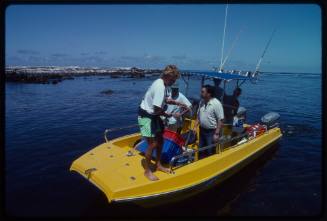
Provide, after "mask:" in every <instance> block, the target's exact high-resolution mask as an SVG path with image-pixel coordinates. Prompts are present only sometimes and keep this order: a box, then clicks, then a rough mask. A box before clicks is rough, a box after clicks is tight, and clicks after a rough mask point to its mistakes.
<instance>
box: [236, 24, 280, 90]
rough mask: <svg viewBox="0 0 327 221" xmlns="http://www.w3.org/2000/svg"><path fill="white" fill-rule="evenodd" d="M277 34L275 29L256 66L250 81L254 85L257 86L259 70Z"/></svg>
mask: <svg viewBox="0 0 327 221" xmlns="http://www.w3.org/2000/svg"><path fill="white" fill-rule="evenodd" d="M275 32H276V28H274V30H273V32H272V33H271V35H270V38H269V40H268V42H267V44H266V46H265V49H264V50H263V52H262V55H261V57H260V58H259V61H258V63H257V65H256V67H255V71H254V72H253V74H252V76H250V81H251V83H253V84H255V83H256V82H257V80H258V75H259V68H260V65H261V62H262V59H263V57H264V56H265V54H266V52H267V50H268V47H269V45H270V42H271V40H272V39H273V36H274V34H275ZM253 79H254V80H253ZM243 83H244V82H242V83H241V84H243Z"/></svg>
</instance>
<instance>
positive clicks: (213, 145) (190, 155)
mask: <svg viewBox="0 0 327 221" xmlns="http://www.w3.org/2000/svg"><path fill="white" fill-rule="evenodd" d="M245 136H247V133H246V132H245V133H242V134H240V135H238V136H236V137H233V138H231V139H220V140H219V141H218V142H217V143H214V144H210V145H208V146H205V147H201V148H199V149H192V150H193V151H185V152H183V153H182V154H180V155H177V156H174V157H173V158H172V159H171V160H170V162H169V168H170V170H171V171H173V168H174V163H175V162H176V161H177V160H178V159H180V158H183V157H187V159H188V163H190V159H191V157H192V155H193V154H195V153H197V152H198V153H200V152H203V151H205V150H208V149H211V148H213V147H217V145H218V154H219V153H221V152H222V149H221V145H222V144H226V143H228V142H232V141H234V140H236V139H240V138H243V137H245ZM236 146H238V145H234V146H233V147H236ZM183 165H185V164H183ZM183 165H180V166H179V167H181V166H183Z"/></svg>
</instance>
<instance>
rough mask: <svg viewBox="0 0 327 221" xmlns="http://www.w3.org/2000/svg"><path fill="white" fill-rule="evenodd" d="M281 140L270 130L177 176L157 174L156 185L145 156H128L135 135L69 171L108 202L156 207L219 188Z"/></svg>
mask: <svg viewBox="0 0 327 221" xmlns="http://www.w3.org/2000/svg"><path fill="white" fill-rule="evenodd" d="M281 137H282V134H281V131H280V129H279V128H273V129H270V130H268V131H267V132H266V133H264V134H262V135H260V136H259V137H256V138H254V139H252V140H250V141H248V142H246V143H244V144H240V145H235V146H233V147H230V148H228V149H227V150H224V151H223V152H221V153H217V154H214V155H212V156H209V157H206V158H204V159H201V160H198V161H196V162H193V163H190V164H187V165H185V166H182V167H180V168H177V169H176V170H174V172H175V173H174V174H165V173H162V172H158V171H157V172H155V175H156V176H158V178H159V181H155V182H153V181H149V180H147V179H146V178H145V177H144V175H143V172H144V169H143V167H142V166H141V161H142V159H143V156H141V155H140V154H139V153H138V152H137V151H136V154H134V155H133V156H130V157H128V156H127V155H126V153H127V151H128V150H131V147H132V146H133V143H134V142H135V141H136V140H137V139H139V134H132V135H128V136H125V137H121V138H117V139H115V140H112V141H110V142H109V143H104V144H101V145H100V146H98V147H96V148H94V149H92V150H91V151H89V152H88V153H86V154H84V155H83V156H81V157H80V158H79V159H77V160H75V161H74V162H73V164H72V166H71V168H70V170H72V171H76V172H78V173H80V174H81V175H82V176H84V177H85V178H87V179H88V180H89V181H90V182H91V183H93V184H94V185H95V186H97V187H98V188H99V189H100V190H102V191H103V192H104V193H105V195H106V196H107V198H108V201H109V202H118V203H121V202H131V201H132V202H135V203H137V204H141V205H147V204H148V205H156V204H157V203H156V202H159V203H164V202H169V201H176V200H177V201H178V200H182V199H185V198H188V197H191V196H193V195H195V194H198V193H199V192H202V191H204V190H206V189H208V188H210V187H212V186H215V185H218V184H219V183H221V182H223V181H225V180H226V179H227V178H229V177H230V176H232V175H234V174H235V173H237V172H238V171H240V170H241V169H242V168H244V167H245V166H246V165H248V164H250V163H251V162H252V161H254V160H255V159H257V158H258V157H260V156H261V155H262V154H263V153H264V152H265V151H266V150H268V149H270V148H271V147H272V146H273V145H274V144H276V142H278V140H279V139H280V138H281ZM134 153H135V150H134ZM108 156H109V157H108ZM92 169H94V170H93V172H92ZM87 171H88V172H87ZM90 171H91V172H90Z"/></svg>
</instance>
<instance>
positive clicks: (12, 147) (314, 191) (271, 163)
mask: <svg viewBox="0 0 327 221" xmlns="http://www.w3.org/2000/svg"><path fill="white" fill-rule="evenodd" d="M320 78H321V76H320V75H304V74H299V76H297V77H294V75H292V74H264V75H262V76H261V78H260V81H259V82H258V84H256V85H253V84H244V85H243V94H242V97H241V100H240V102H241V105H242V106H244V107H246V108H247V109H248V118H249V121H250V122H251V123H254V122H258V120H259V119H260V118H261V116H263V115H264V114H265V113H267V112H269V111H276V112H278V113H279V114H280V115H281V128H282V131H283V133H284V136H283V138H282V140H281V141H280V142H279V145H278V146H276V147H275V148H273V149H272V150H271V151H270V152H269V153H266V154H265V156H263V157H260V158H259V159H258V160H257V161H255V162H254V163H253V164H251V165H250V166H248V167H246V168H245V169H244V170H242V171H241V172H239V173H238V174H236V175H235V176H233V177H231V178H230V179H229V180H228V181H226V182H224V183H222V184H221V185H219V186H217V187H214V188H211V189H209V190H207V191H205V192H203V193H200V194H198V195H196V196H193V197H191V198H189V199H186V200H183V201H181V202H176V203H171V204H168V205H161V206H157V207H154V208H143V207H140V206H137V205H134V204H108V202H107V199H106V197H105V195H104V194H103V193H102V192H101V191H99V190H98V189H97V188H95V187H94V186H93V185H92V184H90V183H88V182H87V181H86V180H85V179H84V178H82V177H81V176H79V175H78V174H75V173H70V172H69V166H70V164H71V162H72V161H73V160H74V159H76V158H77V157H79V156H80V155H82V154H83V153H85V152H86V151H88V150H90V149H91V148H93V147H95V146H96V145H98V144H100V143H102V142H103V131H104V130H105V129H106V128H113V127H122V126H125V125H131V124H135V123H136V118H137V107H138V105H139V102H140V101H141V98H142V96H143V95H144V92H145V90H146V89H147V87H148V86H149V85H150V84H151V82H152V81H153V79H151V78H149V79H111V78H109V77H101V79H99V78H98V77H87V78H82V77H81V78H76V79H75V80H72V81H63V82H62V83H60V84H57V85H37V84H12V83H7V84H6V118H5V120H6V125H5V145H6V146H5V154H6V156H5V160H6V167H5V171H6V174H5V179H6V191H5V193H6V211H7V213H8V214H9V215H16V216H92V217H93V216H106V217H107V216H116V217H120V216H126V215H128V216H133V217H139V216H145V215H148V216H158V215H160V217H162V216H193V215H199V216H217V215H235V216H237V215H241V216H244V215H251V216H252V215H314V214H318V213H319V212H320V206H321V202H320V201H321V94H320V92H321V84H320V82H321V80H320ZM303 79H305V80H303ZM180 85H181V88H184V86H183V82H182V81H181V82H180ZM191 85H192V87H191V88H190V91H189V96H191V97H197V96H198V92H199V85H200V82H199V81H198V80H196V79H193V80H192V83H191ZM109 89H110V90H112V91H113V93H112V94H111V95H105V94H101V91H105V90H109ZM136 130H137V128H134V129H133V128H132V129H128V130H126V131H118V132H114V133H112V136H115V137H117V136H121V135H123V134H124V133H132V132H135V131H136Z"/></svg>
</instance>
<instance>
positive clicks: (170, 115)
mask: <svg viewBox="0 0 327 221" xmlns="http://www.w3.org/2000/svg"><path fill="white" fill-rule="evenodd" d="M164 116H165V117H168V118H169V117H172V116H173V114H172V113H167V112H165V113H164Z"/></svg>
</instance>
